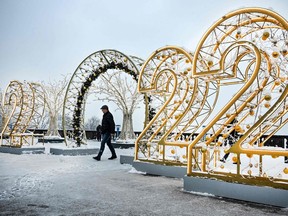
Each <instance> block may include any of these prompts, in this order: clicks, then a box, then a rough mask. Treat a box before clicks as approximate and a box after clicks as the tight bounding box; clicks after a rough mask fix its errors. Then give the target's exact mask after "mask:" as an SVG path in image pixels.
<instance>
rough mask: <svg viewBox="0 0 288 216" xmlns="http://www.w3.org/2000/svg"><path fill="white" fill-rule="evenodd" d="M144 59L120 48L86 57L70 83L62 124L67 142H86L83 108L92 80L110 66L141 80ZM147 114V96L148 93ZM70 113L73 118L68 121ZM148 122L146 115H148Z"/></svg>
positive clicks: (68, 144) (111, 68)
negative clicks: (127, 53)
mask: <svg viewBox="0 0 288 216" xmlns="http://www.w3.org/2000/svg"><path fill="white" fill-rule="evenodd" d="M142 64H143V60H142V59H140V58H138V57H135V56H127V55H125V54H123V53H121V52H119V51H117V50H110V49H107V50H100V51H97V52H95V53H92V54H91V55H89V56H88V57H87V58H85V59H84V60H83V61H82V62H81V63H80V64H79V66H78V67H77V69H76V70H75V72H74V73H73V75H72V77H71V79H70V81H69V84H68V86H67V90H66V94H65V99H64V100H65V101H64V106H63V115H62V125H63V132H64V139H65V143H66V145H67V146H70V145H72V144H74V143H76V144H77V146H80V145H81V144H85V143H86V139H85V137H86V136H85V128H84V111H85V103H86V96H87V94H88V92H89V88H90V87H91V85H92V83H93V82H94V81H95V80H96V79H97V78H98V77H99V76H100V75H101V74H102V73H105V72H106V71H107V70H120V71H123V72H125V73H127V74H129V75H131V76H132V77H133V79H134V80H135V82H136V83H137V82H138V76H139V70H140V67H141V65H142ZM145 101H146V111H145V115H146V116H148V113H149V110H148V104H147V101H148V99H147V98H146V97H145ZM67 117H68V118H69V119H72V121H71V122H67V120H66V119H67ZM145 122H147V117H145Z"/></svg>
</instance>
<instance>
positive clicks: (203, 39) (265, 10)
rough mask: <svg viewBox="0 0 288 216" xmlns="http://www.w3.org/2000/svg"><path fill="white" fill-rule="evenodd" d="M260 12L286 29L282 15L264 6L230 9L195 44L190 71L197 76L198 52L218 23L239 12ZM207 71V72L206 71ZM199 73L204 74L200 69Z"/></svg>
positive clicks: (287, 23) (286, 24) (287, 27)
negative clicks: (230, 10)
mask: <svg viewBox="0 0 288 216" xmlns="http://www.w3.org/2000/svg"><path fill="white" fill-rule="evenodd" d="M253 12H254V13H262V14H266V15H268V16H271V17H272V18H274V19H276V20H277V21H278V22H279V24H281V25H282V26H283V28H284V29H286V30H288V22H287V21H286V20H285V19H284V18H283V17H282V16H280V15H279V14H277V13H275V12H273V11H271V10H267V9H264V8H257V7H253V8H243V9H239V10H236V11H232V12H230V13H228V14H226V15H224V16H222V18H220V19H219V20H218V21H216V22H215V23H214V24H213V25H212V26H211V27H210V28H209V29H208V30H207V31H206V32H205V34H204V35H203V37H202V38H201V40H200V42H199V43H198V45H197V48H196V50H195V55H194V58H193V63H192V73H193V74H194V75H195V76H198V75H197V71H196V70H197V61H199V59H198V58H199V52H200V50H201V48H202V46H203V44H204V42H205V41H206V39H207V37H208V36H209V35H210V33H211V32H212V31H214V29H215V28H216V27H217V26H218V25H220V24H221V23H222V22H223V21H225V20H227V19H229V18H231V17H233V16H236V15H239V14H243V13H253ZM214 72H218V70H214ZM207 73H209V72H207ZM201 74H205V73H203V72H202V71H201Z"/></svg>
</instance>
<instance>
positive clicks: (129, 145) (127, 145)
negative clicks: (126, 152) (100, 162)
mask: <svg viewBox="0 0 288 216" xmlns="http://www.w3.org/2000/svg"><path fill="white" fill-rule="evenodd" d="M112 145H113V147H114V148H120V149H127V148H133V147H135V144H134V143H112Z"/></svg>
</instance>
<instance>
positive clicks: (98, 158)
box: [93, 156, 101, 161]
mask: <svg viewBox="0 0 288 216" xmlns="http://www.w3.org/2000/svg"><path fill="white" fill-rule="evenodd" d="M93 159H95V160H97V161H100V160H101V158H100V157H98V156H96V157H93Z"/></svg>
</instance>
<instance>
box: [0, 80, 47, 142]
mask: <svg viewBox="0 0 288 216" xmlns="http://www.w3.org/2000/svg"><path fill="white" fill-rule="evenodd" d="M2 106H3V108H4V110H6V111H7V116H6V117H5V122H4V126H3V129H2V132H1V143H0V145H1V146H10V147H22V145H23V144H26V145H30V143H32V145H33V143H34V136H35V135H36V134H34V133H33V132H28V131H27V129H28V127H30V129H36V128H37V126H38V125H39V123H40V121H41V120H42V117H43V115H44V109H45V100H44V94H43V88H42V86H41V85H40V84H38V83H28V82H24V83H22V82H19V81H17V80H13V81H11V82H10V83H9V85H8V86H7V88H6V90H5V92H4V95H3V101H2ZM37 136H39V135H37Z"/></svg>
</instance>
